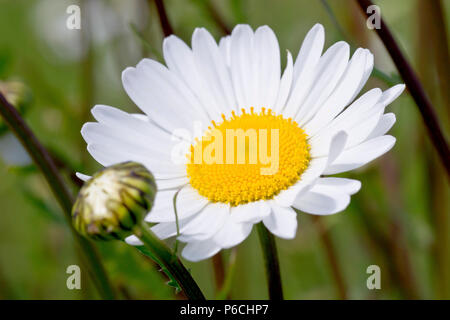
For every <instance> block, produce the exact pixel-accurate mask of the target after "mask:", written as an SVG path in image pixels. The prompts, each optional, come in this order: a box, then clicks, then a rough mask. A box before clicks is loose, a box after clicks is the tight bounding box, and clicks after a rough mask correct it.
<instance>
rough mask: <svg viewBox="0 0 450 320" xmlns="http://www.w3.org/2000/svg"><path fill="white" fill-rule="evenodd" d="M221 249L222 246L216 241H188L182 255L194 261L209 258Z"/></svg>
mask: <svg viewBox="0 0 450 320" xmlns="http://www.w3.org/2000/svg"><path fill="white" fill-rule="evenodd" d="M219 251H220V247H219V246H218V245H216V244H215V243H214V242H212V241H209V240H206V241H198V242H190V243H188V244H187V245H186V246H185V247H184V249H183V251H182V253H181V254H182V255H183V257H184V258H185V259H187V260H189V261H193V262H197V261H200V260H204V259H208V258H210V257H212V256H213V255H215V254H216V253H217V252H219Z"/></svg>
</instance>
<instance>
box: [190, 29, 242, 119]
mask: <svg viewBox="0 0 450 320" xmlns="http://www.w3.org/2000/svg"><path fill="white" fill-rule="evenodd" d="M192 51H193V53H194V61H195V65H196V67H197V71H198V74H199V76H200V77H201V79H202V81H203V82H202V83H203V86H204V88H205V90H209V91H210V92H211V94H212V98H213V99H214V101H215V103H216V104H217V106H219V107H220V110H222V112H224V113H225V112H226V113H229V112H231V111H232V110H236V99H235V96H234V91H233V85H232V82H231V78H230V74H229V71H228V68H227V66H226V63H225V61H224V59H223V56H222V54H221V53H220V51H219V47H218V46H217V43H216V41H215V40H214V38H213V37H212V36H211V34H210V33H209V32H208V31H207V30H206V29H204V28H197V29H195V31H194V34H193V35H192Z"/></svg>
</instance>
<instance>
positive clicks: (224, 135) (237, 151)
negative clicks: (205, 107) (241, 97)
mask: <svg viewBox="0 0 450 320" xmlns="http://www.w3.org/2000/svg"><path fill="white" fill-rule="evenodd" d="M222 118H223V121H222V123H220V124H216V123H215V122H214V121H213V122H212V126H211V127H209V128H208V130H207V131H206V132H205V134H204V135H203V137H202V138H201V139H196V141H195V142H194V143H193V144H192V145H191V148H190V153H189V155H188V160H189V161H188V164H187V174H188V177H189V179H190V184H191V185H192V187H193V188H195V189H196V190H197V191H198V192H199V193H200V194H201V195H203V196H204V197H206V198H208V199H209V200H210V201H212V202H224V203H229V204H231V205H232V206H237V205H239V204H244V203H248V202H252V201H258V200H262V199H272V198H273V197H274V196H275V195H277V194H278V193H279V192H280V191H282V190H285V189H287V188H289V187H290V186H292V185H293V184H294V183H295V182H297V181H298V180H299V179H300V176H301V175H302V173H303V172H304V171H305V169H306V168H307V167H308V163H309V160H310V155H309V149H310V147H309V145H308V142H307V135H306V134H305V132H304V131H303V130H302V129H301V128H300V127H299V126H298V124H297V123H296V122H295V121H293V120H292V119H291V118H289V119H285V118H283V116H282V115H275V114H274V113H273V112H272V111H271V110H270V109H269V110H265V109H264V108H263V109H262V111H261V112H260V113H255V112H253V108H251V112H250V113H246V112H245V110H242V114H241V115H239V116H238V115H236V114H235V113H234V112H233V113H232V116H231V117H230V118H229V119H227V118H226V117H225V116H224V115H222Z"/></svg>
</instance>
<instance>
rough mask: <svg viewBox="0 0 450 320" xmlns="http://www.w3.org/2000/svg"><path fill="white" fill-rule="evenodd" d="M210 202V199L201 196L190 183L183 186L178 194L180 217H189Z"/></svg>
mask: <svg viewBox="0 0 450 320" xmlns="http://www.w3.org/2000/svg"><path fill="white" fill-rule="evenodd" d="M207 204H208V199H207V198H205V197H203V196H201V195H200V194H199V193H198V191H197V190H195V189H194V188H192V187H191V186H190V185H187V186H185V187H183V189H181V190H180V192H179V193H178V196H177V213H178V219H184V218H187V217H189V216H191V215H193V214H196V213H197V212H199V211H200V210H202V209H203V208H204V207H205V206H206V205H207Z"/></svg>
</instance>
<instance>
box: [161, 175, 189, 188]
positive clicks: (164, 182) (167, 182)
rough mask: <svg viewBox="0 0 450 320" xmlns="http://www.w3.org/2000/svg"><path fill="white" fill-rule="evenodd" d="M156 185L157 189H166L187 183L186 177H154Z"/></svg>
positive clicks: (179, 186)
mask: <svg viewBox="0 0 450 320" xmlns="http://www.w3.org/2000/svg"><path fill="white" fill-rule="evenodd" d="M155 181H156V186H157V189H158V191H160V190H168V189H175V188H176V189H180V188H181V187H182V186H184V185H186V184H188V183H189V179H188V178H187V177H180V178H173V179H156V180H155Z"/></svg>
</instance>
